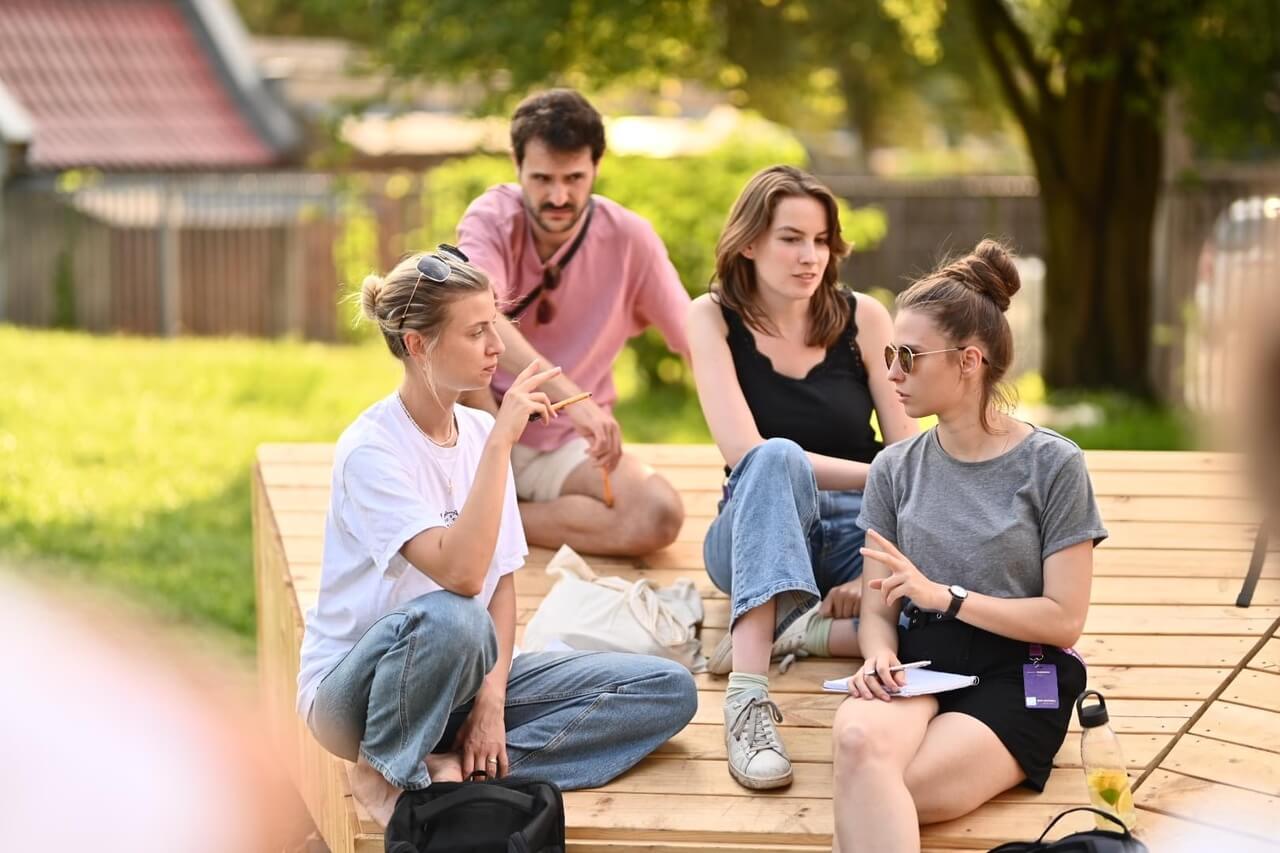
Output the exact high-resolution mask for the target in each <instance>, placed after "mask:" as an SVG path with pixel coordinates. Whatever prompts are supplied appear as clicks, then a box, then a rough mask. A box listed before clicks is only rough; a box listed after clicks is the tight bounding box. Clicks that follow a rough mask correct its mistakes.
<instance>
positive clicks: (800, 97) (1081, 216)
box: [241, 0, 1280, 395]
mask: <svg viewBox="0 0 1280 853" xmlns="http://www.w3.org/2000/svg"><path fill="white" fill-rule="evenodd" d="M241 4H242V6H245V7H252V8H254V9H257V10H258V11H259V12H261V11H262V9H264V8H269V10H270V11H271V14H273V15H274V16H275V17H276V18H278V19H281V20H288V21H291V22H292V23H291V25H292V26H298V27H310V28H313V29H314V28H319V29H321V30H326V29H327V30H328V31H338V32H345V33H347V34H349V35H350V36H351V37H355V38H362V39H364V40H365V41H366V43H368V44H369V45H370V46H371V47H372V48H373V49H374V50H375V51H376V55H377V56H378V57H379V58H380V59H381V61H382V62H384V63H385V64H387V65H388V66H389V67H390V68H391V69H392V70H394V71H395V72H396V73H397V74H399V75H402V76H413V75H430V76H433V77H446V78H450V79H458V80H462V79H465V80H470V81H478V82H479V83H481V84H483V85H484V86H485V87H486V88H487V89H488V91H490V92H491V93H492V94H493V95H494V97H495V98H496V99H497V100H498V101H499V102H501V101H502V100H503V99H504V98H505V99H509V98H510V97H511V96H513V95H515V94H516V93H520V92H523V91H526V90H527V89H529V88H532V87H535V86H539V85H546V84H548V83H553V82H558V83H567V84H569V85H577V86H591V85H601V84H604V83H608V82H618V81H621V82H627V83H634V84H638V85H640V86H646V87H650V88H656V87H657V86H658V85H659V84H660V82H661V81H662V80H664V79H668V78H678V79H690V78H693V79H700V80H703V81H707V82H709V83H712V84H714V85H717V86H719V87H721V88H723V89H725V90H726V91H727V92H728V93H729V94H730V97H731V98H733V99H735V100H736V101H738V102H742V103H751V104H753V105H755V106H757V107H759V108H760V109H761V110H762V111H764V112H765V113H766V114H767V115H770V116H772V117H777V118H779V119H781V120H783V121H790V122H791V123H793V124H797V123H799V124H802V125H803V124H805V123H807V122H808V123H812V122H815V121H817V122H821V121H823V120H828V119H829V118H830V117H832V116H834V117H835V118H834V120H836V121H842V122H844V123H846V124H847V125H848V126H853V127H856V128H859V129H860V130H861V134H862V136H863V137H864V138H865V139H868V140H870V141H871V142H872V143H874V142H876V141H877V140H879V139H881V138H882V128H883V126H884V123H885V122H886V120H888V119H890V118H891V117H892V116H893V115H894V114H895V112H896V111H897V110H898V102H897V101H896V100H895V98H896V97H897V96H898V95H900V93H902V92H903V90H904V87H906V88H907V89H910V88H913V87H914V88H922V87H924V84H925V82H926V80H927V75H928V74H929V73H938V74H942V73H949V74H952V75H957V76H960V77H961V78H963V79H964V80H966V81H968V83H969V86H968V87H967V88H968V89H969V91H970V99H971V106H976V107H979V108H980V107H981V106H982V105H983V104H984V102H986V101H988V100H990V99H989V98H988V97H987V96H986V92H987V91H989V90H986V89H984V88H983V86H984V85H985V84H984V79H985V77H984V74H983V73H982V69H985V70H986V71H987V72H989V73H990V76H991V77H992V78H994V80H995V81H997V82H996V84H995V85H996V86H997V87H998V88H997V91H998V92H999V93H1000V98H1001V99H1002V100H1003V102H1004V103H1005V104H1006V105H1007V107H1008V109H1009V111H1010V112H1011V113H1012V115H1013V116H1014V118H1015V119H1016V122H1017V124H1018V125H1019V126H1020V128H1021V130H1022V132H1023V135H1024V136H1025V138H1026V143H1027V148H1028V150H1029V152H1030V156H1031V159H1032V161H1033V163H1034V166H1035V172H1036V176H1037V178H1038V179H1039V182H1040V191H1041V200H1042V204H1043V210H1044V221H1045V229H1046V234H1045V238H1046V245H1047V247H1048V248H1047V252H1046V254H1047V257H1046V259H1045V260H1046V290H1047V299H1046V306H1047V311H1046V317H1045V325H1044V329H1045V338H1046V340H1045V353H1046V364H1045V378H1046V381H1047V382H1048V383H1049V384H1050V385H1051V386H1054V387H1112V388H1119V389H1123V390H1126V391H1130V392H1134V393H1137V394H1141V395H1146V394H1148V393H1149V390H1150V389H1149V381H1148V370H1147V367H1148V349H1149V339H1150V333H1151V304H1150V303H1151V298H1150V297H1151V246H1152V230H1153V221H1154V217H1155V210H1156V202H1157V199H1158V197H1159V193H1160V189H1161V185H1162V180H1163V177H1164V176H1163V173H1162V170H1163V159H1162V139H1163V136H1162V135H1163V133H1164V131H1165V126H1164V122H1165V105H1166V103H1167V98H1168V96H1169V94H1170V93H1171V92H1172V91H1174V90H1175V89H1176V90H1178V91H1179V92H1181V93H1182V94H1183V96H1184V102H1185V103H1186V104H1187V105H1188V107H1189V108H1190V110H1191V117H1190V120H1189V129H1190V130H1191V131H1192V132H1193V133H1194V134H1196V137H1197V141H1198V142H1199V144H1200V145H1201V146H1202V148H1204V149H1205V150H1209V151H1213V152H1214V153H1218V154H1222V153H1228V154H1230V153H1234V152H1238V151H1240V150H1241V149H1244V150H1246V151H1249V152H1254V153H1256V152H1257V151H1259V150H1274V147H1275V145H1276V144H1277V142H1278V141H1280V131H1278V130H1277V128H1280V122H1278V117H1280V7H1277V4H1275V3H1273V2H1256V0H953V3H952V4H951V9H949V10H948V9H947V4H946V2H945V0H878V2H876V3H870V2H867V3H863V2H850V0H688V2H685V0H506V2H503V3H501V4H500V5H499V6H497V7H483V10H482V7H480V6H477V5H476V4H475V3H474V0H376V2H371V3H370V4H369V5H368V7H367V8H366V9H365V10H361V12H360V14H358V15H353V14H352V10H351V8H350V7H349V6H347V5H346V4H344V3H342V2H340V0H241ZM944 10H947V11H946V14H944ZM957 13H958V14H957ZM249 17H250V20H254V14H252V13H250V14H249ZM268 17H270V15H268ZM966 25H967V26H966ZM975 60H980V65H981V69H980V68H979V67H978V65H977V64H976V63H975ZM930 69H934V70H933V71H930Z"/></svg>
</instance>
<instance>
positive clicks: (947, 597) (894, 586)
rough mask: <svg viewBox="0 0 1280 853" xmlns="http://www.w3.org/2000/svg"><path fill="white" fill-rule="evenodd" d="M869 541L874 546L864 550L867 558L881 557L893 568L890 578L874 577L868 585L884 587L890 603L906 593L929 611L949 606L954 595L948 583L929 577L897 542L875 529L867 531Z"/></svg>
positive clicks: (887, 565)
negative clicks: (946, 585)
mask: <svg viewBox="0 0 1280 853" xmlns="http://www.w3.org/2000/svg"><path fill="white" fill-rule="evenodd" d="M867 540H868V541H869V542H870V543H871V547H864V548H863V549H862V556H863V558H865V559H870V560H878V561H879V562H881V563H883V564H884V565H885V567H886V568H888V569H889V577H887V578H875V579H873V580H870V581H868V582H867V586H869V587H871V588H872V589H878V590H880V592H881V593H883V594H884V600H885V603H886V604H893V603H894V602H896V601H898V600H899V599H901V598H903V597H904V596H905V597H907V598H910V599H911V600H912V601H913V602H914V603H915V604H916V606H917V607H923V608H924V609H926V610H946V609H947V605H948V604H950V603H951V594H950V593H949V592H948V591H947V588H946V587H945V586H943V585H942V584H940V583H938V582H937V581H931V580H929V579H928V578H927V577H925V576H924V573H923V572H921V571H920V570H919V569H918V568H916V565H915V563H913V562H911V561H910V560H908V559H907V558H906V556H905V555H904V554H903V553H902V552H901V551H899V550H898V548H897V546H896V545H894V544H893V543H892V542H890V541H889V540H888V539H885V538H884V537H883V536H881V535H880V534H879V533H876V532H875V531H874V530H868V531H867Z"/></svg>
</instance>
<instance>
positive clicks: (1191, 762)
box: [1160, 734, 1280, 797]
mask: <svg viewBox="0 0 1280 853" xmlns="http://www.w3.org/2000/svg"><path fill="white" fill-rule="evenodd" d="M1160 767H1161V768H1163V769H1165V770H1173V771H1176V772H1178V773H1182V774H1184V775H1187V776H1195V777H1197V778H1199V779H1208V780H1209V781H1211V782H1220V783H1222V784H1224V785H1234V786H1235V787H1237V788H1247V789H1249V790H1250V791H1257V792H1258V793H1260V794H1266V795H1267V796H1271V797H1277V796H1280V761H1277V760H1276V756H1275V753H1273V752H1267V751H1266V750H1261V749H1254V748H1252V747H1249V746H1242V745H1240V744H1235V743H1227V742H1225V741H1220V740H1210V739H1208V738H1203V737H1200V736H1198V735H1194V734H1188V735H1183V736H1182V737H1181V738H1179V739H1178V742H1177V743H1176V744H1174V747H1173V749H1172V750H1171V751H1170V752H1169V754H1168V755H1167V756H1166V757H1165V759H1164V761H1162V762H1161V763H1160Z"/></svg>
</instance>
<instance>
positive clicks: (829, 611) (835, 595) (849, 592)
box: [818, 578, 862, 619]
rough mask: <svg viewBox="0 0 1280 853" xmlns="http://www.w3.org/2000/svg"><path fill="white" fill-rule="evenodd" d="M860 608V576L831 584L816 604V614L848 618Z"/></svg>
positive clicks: (859, 610) (856, 613)
mask: <svg viewBox="0 0 1280 853" xmlns="http://www.w3.org/2000/svg"><path fill="white" fill-rule="evenodd" d="M861 610H862V578H858V579H857V580H851V581H849V582H848V583H842V584H840V585H839V586H833V587H832V588H831V589H830V590H828V591H827V595H826V597H825V598H823V599H822V604H820V605H818V615H819V616H826V617H827V618H829V619H849V618H851V617H854V616H857V615H858V613H859V612H861Z"/></svg>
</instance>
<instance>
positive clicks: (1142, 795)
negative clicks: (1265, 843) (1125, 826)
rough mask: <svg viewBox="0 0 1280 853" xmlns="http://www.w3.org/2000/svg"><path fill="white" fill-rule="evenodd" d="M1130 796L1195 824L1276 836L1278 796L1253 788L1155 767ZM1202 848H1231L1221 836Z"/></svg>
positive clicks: (1261, 835)
mask: <svg viewBox="0 0 1280 853" xmlns="http://www.w3.org/2000/svg"><path fill="white" fill-rule="evenodd" d="M1134 798H1135V802H1136V803H1137V804H1138V805H1139V806H1141V807H1145V808H1148V809H1153V810H1155V811H1159V812H1164V813H1165V814H1169V815H1174V816H1176V817H1180V818H1184V819H1186V820H1190V821H1195V822H1196V823H1201V824H1207V825H1209V826H1215V827H1219V828H1221V829H1225V830H1229V831H1232V832H1237V833H1246V834H1249V835H1254V836H1257V837H1259V838H1264V839H1265V838H1269V839H1271V840H1273V841H1274V840H1275V837H1276V816H1277V815H1280V798H1276V797H1270V796H1267V795H1266V794H1259V793H1257V792H1256V791H1248V790H1245V789H1243V788H1234V787H1231V786H1229V785H1222V784H1219V783H1216V782H1210V781H1207V780H1205V779H1196V778H1194V777H1191V776H1184V775H1182V774H1181V773H1170V772H1169V771H1167V770H1156V771H1155V772H1154V773H1152V774H1151V775H1150V776H1149V777H1147V779H1146V781H1145V782H1144V783H1143V784H1142V786H1141V787H1140V788H1139V789H1138V790H1137V791H1136V792H1135V793H1134ZM1203 849H1206V850H1208V849H1219V850H1222V849H1233V850H1234V849H1235V848H1234V847H1227V846H1226V845H1225V844H1224V843H1223V839H1221V838H1216V839H1215V840H1214V843H1213V844H1212V845H1210V846H1209V847H1205V848H1203Z"/></svg>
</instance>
